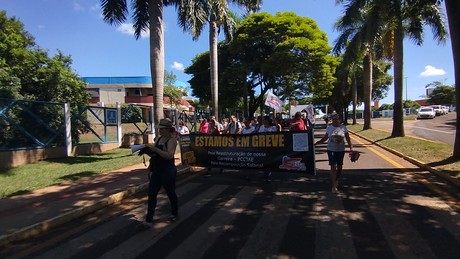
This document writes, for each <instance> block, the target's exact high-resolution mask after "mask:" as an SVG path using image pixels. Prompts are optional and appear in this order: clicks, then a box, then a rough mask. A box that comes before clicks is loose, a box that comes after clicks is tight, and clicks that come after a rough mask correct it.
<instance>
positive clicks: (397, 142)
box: [347, 125, 460, 180]
mask: <svg viewBox="0 0 460 259" xmlns="http://www.w3.org/2000/svg"><path fill="white" fill-rule="evenodd" d="M347 127H348V129H349V130H350V131H352V132H355V133H357V134H359V135H361V136H363V137H366V138H367V139H370V140H373V141H375V142H377V143H379V144H380V145H382V146H385V147H388V148H391V149H393V150H395V151H398V152H400V153H402V154H405V155H407V156H409V157H412V158H414V159H416V160H418V161H420V162H422V161H423V163H425V164H426V165H428V166H430V167H432V168H435V169H437V170H438V171H441V172H443V173H446V174H449V175H451V176H452V177H454V178H457V179H459V180H460V160H456V161H455V160H454V159H452V158H451V157H452V152H453V147H451V146H449V145H447V144H444V143H440V142H433V141H429V140H423V139H418V138H412V137H407V136H406V137H402V138H401V137H398V138H390V136H391V133H390V132H386V131H382V130H377V129H370V130H363V125H347Z"/></svg>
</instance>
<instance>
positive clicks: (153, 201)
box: [139, 119, 178, 223]
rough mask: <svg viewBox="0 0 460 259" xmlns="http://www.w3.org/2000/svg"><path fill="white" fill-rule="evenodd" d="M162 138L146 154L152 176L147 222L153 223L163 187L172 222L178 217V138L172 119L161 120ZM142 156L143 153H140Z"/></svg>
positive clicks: (159, 126) (159, 127)
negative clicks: (159, 194) (175, 158)
mask: <svg viewBox="0 0 460 259" xmlns="http://www.w3.org/2000/svg"><path fill="white" fill-rule="evenodd" d="M157 127H158V129H159V131H160V137H158V139H156V140H155V143H154V144H153V146H151V147H147V150H145V151H144V152H145V154H147V155H149V156H150V157H151V158H150V171H151V172H152V175H151V177H150V182H149V192H148V197H149V200H148V208H147V215H146V218H145V221H146V222H148V223H152V222H153V215H154V214H155V208H156V205H157V195H158V192H159V191H160V188H161V186H163V188H164V189H165V191H166V194H167V195H168V198H169V202H170V203H171V216H170V218H169V220H170V221H174V220H176V218H177V216H178V202H177V195H176V177H177V168H176V165H175V163H174V154H175V152H176V145H177V142H176V138H175V137H174V133H175V129H174V127H173V125H172V122H171V120H170V119H161V120H160V123H159V124H158V126H157ZM139 154H141V153H139Z"/></svg>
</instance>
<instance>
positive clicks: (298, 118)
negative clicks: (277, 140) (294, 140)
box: [290, 112, 305, 131]
mask: <svg viewBox="0 0 460 259" xmlns="http://www.w3.org/2000/svg"><path fill="white" fill-rule="evenodd" d="M290 130H291V131H296V130H305V122H304V120H303V119H302V114H301V113H300V112H296V113H295V115H294V118H293V119H292V120H291V128H290Z"/></svg>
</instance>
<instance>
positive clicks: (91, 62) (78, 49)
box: [0, 0, 454, 104]
mask: <svg viewBox="0 0 460 259" xmlns="http://www.w3.org/2000/svg"><path fill="white" fill-rule="evenodd" d="M127 1H128V2H131V0H127ZM443 8H444V5H443ZM0 9H2V10H6V12H7V15H8V16H9V17H11V16H15V17H17V18H18V19H19V20H20V21H21V22H22V23H23V24H24V25H25V29H26V30H27V31H28V32H29V33H31V34H32V35H33V36H34V37H35V40H36V43H37V44H38V45H39V46H40V47H42V48H45V49H48V50H49V51H50V54H51V55H54V53H56V50H58V49H59V50H61V51H62V52H63V53H64V54H66V55H71V56H72V59H73V65H72V67H73V69H74V71H75V72H76V73H77V74H78V75H80V76H84V77H91V76H102V77H105V76H150V65H149V40H148V37H142V38H140V39H139V40H136V39H135V38H134V36H133V34H132V30H131V29H130V26H129V24H124V25H122V26H111V25H109V24H107V23H105V22H104V21H103V20H102V18H101V9H100V6H99V0H64V1H63V0H0ZM342 10H343V9H342V7H341V6H336V5H335V0H265V1H264V5H263V8H262V11H266V12H269V13H271V14H275V13H276V12H285V11H292V12H295V13H297V14H298V15H301V16H306V17H310V18H312V19H313V20H315V21H316V22H317V23H318V25H319V27H320V28H321V30H323V31H324V32H326V33H327V35H328V38H329V43H330V44H331V46H332V45H333V43H334V40H335V39H336V38H337V36H338V33H337V32H335V31H334V30H333V24H334V22H335V21H336V20H337V19H338V17H340V15H341V13H342ZM164 18H165V69H166V70H168V71H172V72H173V73H174V74H175V75H176V76H177V79H178V80H180V81H183V82H187V81H188V80H189V79H190V76H189V75H187V74H185V73H184V72H183V69H184V67H187V66H189V65H190V64H191V62H192V59H193V58H194V57H195V56H196V55H197V54H199V53H202V52H204V51H207V50H208V49H209V45H208V33H207V32H208V30H207V29H204V31H203V34H202V35H201V37H200V38H199V40H198V41H192V37H191V35H190V34H189V33H184V32H183V31H182V29H180V28H179V27H178V26H177V23H176V21H177V16H176V14H175V10H174V8H172V7H167V8H165V9H164ZM129 22H131V21H128V23H129ZM424 39H425V41H424V44H423V46H421V47H419V46H416V45H415V44H413V43H412V42H410V41H405V43H404V44H405V45H404V46H405V49H404V55H405V56H404V72H405V74H404V76H405V77H407V78H406V80H405V85H404V86H406V82H407V86H408V87H407V89H408V90H407V91H406V90H404V98H406V93H407V97H408V99H410V100H417V99H421V96H422V95H424V93H425V86H426V85H427V84H429V83H431V82H433V81H442V82H445V84H448V85H453V84H454V66H453V58H452V50H451V44H450V39H448V40H447V41H446V43H445V44H444V45H438V44H437V43H436V42H435V41H434V40H433V37H432V34H431V29H430V28H426V29H425V35H424ZM390 73H393V71H390ZM393 99H394V92H393V86H391V90H390V92H389V94H388V97H387V98H385V99H384V100H382V101H381V102H380V103H381V104H383V103H389V104H390V103H393Z"/></svg>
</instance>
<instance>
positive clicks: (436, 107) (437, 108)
mask: <svg viewBox="0 0 460 259" xmlns="http://www.w3.org/2000/svg"><path fill="white" fill-rule="evenodd" d="M431 108H433V109H434V112H435V113H436V116H441V115H444V111H443V110H442V107H441V105H431Z"/></svg>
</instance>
